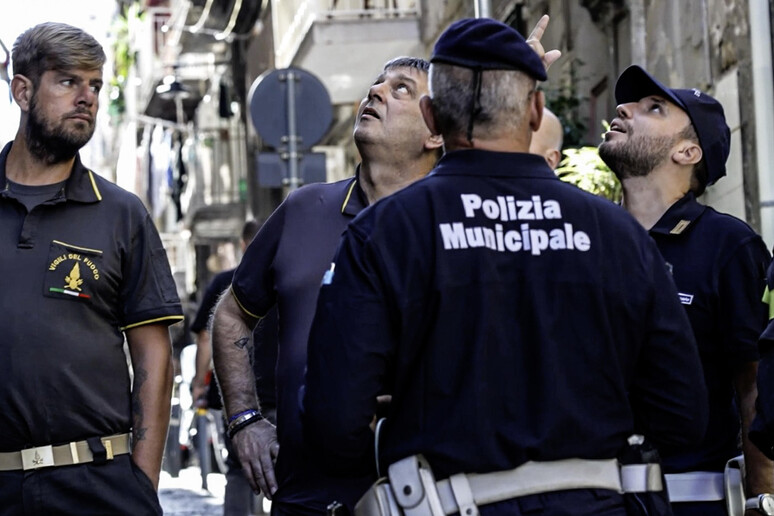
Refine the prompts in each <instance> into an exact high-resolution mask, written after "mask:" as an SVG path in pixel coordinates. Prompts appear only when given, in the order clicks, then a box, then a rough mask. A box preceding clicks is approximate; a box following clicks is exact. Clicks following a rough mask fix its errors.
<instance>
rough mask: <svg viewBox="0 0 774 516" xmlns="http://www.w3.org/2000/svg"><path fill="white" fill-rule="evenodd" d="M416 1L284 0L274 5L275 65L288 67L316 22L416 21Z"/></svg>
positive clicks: (417, 6)
mask: <svg viewBox="0 0 774 516" xmlns="http://www.w3.org/2000/svg"><path fill="white" fill-rule="evenodd" d="M418 16H419V5H418V2H417V0H283V1H282V2H276V3H275V4H274V6H273V17H274V18H273V23H274V46H275V54H276V56H275V57H276V62H277V66H278V67H280V68H283V67H286V66H289V65H290V64H291V63H292V62H293V58H294V56H295V55H296V53H297V52H298V49H299V47H300V45H301V43H302V42H303V40H304V38H305V37H306V35H307V33H308V32H309V31H310V29H311V27H312V24H313V23H314V22H316V21H323V20H330V21H344V20H353V21H354V20H360V21H366V20H388V19H391V20H394V19H399V18H407V17H408V18H417V17H418Z"/></svg>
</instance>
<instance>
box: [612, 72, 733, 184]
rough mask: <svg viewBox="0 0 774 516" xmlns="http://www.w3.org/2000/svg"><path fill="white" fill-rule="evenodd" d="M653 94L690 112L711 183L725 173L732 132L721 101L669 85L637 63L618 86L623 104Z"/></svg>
mask: <svg viewBox="0 0 774 516" xmlns="http://www.w3.org/2000/svg"><path fill="white" fill-rule="evenodd" d="M649 95H659V96H661V97H665V98H666V99H668V100H669V101H671V102H673V103H675V104H677V105H678V106H679V107H680V109H682V110H683V111H685V112H686V113H687V114H688V117H689V118H690V119H691V124H693V128H694V130H695V131H696V134H697V135H698V137H699V145H700V146H701V150H702V152H703V153H704V160H705V163H706V164H707V184H710V185H711V184H713V183H715V181H717V180H718V179H720V178H721V177H723V176H725V175H726V160H727V159H728V154H729V152H730V145H731V131H730V130H729V128H728V124H726V116H725V114H724V113H723V106H722V105H720V102H718V101H717V100H715V99H714V98H713V97H711V96H710V95H707V94H706V93H703V92H702V91H700V90H697V89H695V88H694V89H690V90H683V89H673V88H667V87H666V86H664V85H663V84H661V83H660V82H658V81H657V80H656V79H655V78H653V76H652V75H650V74H649V73H648V72H646V71H645V70H644V69H643V68H642V67H640V66H637V65H632V66H630V67H629V68H627V69H626V70H624V71H623V73H622V74H621V76H620V77H619V78H618V82H617V83H616V85H615V100H616V102H618V103H619V104H625V103H627V102H637V101H639V100H640V99H642V98H644V97H647V96H649Z"/></svg>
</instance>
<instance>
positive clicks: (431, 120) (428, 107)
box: [419, 95, 441, 135]
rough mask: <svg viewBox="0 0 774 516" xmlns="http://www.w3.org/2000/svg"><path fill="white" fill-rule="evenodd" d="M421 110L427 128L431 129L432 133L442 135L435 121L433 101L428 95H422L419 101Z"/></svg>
mask: <svg viewBox="0 0 774 516" xmlns="http://www.w3.org/2000/svg"><path fill="white" fill-rule="evenodd" d="M419 109H420V110H421V111H422V118H423V119H424V120H425V125H426V126H427V128H428V129H430V133H431V134H433V135H440V134H441V133H440V131H439V130H438V124H437V123H436V120H435V113H433V99H431V98H430V97H429V96H427V95H422V97H421V98H420V99H419Z"/></svg>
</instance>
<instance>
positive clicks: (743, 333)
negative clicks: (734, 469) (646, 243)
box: [599, 66, 774, 516]
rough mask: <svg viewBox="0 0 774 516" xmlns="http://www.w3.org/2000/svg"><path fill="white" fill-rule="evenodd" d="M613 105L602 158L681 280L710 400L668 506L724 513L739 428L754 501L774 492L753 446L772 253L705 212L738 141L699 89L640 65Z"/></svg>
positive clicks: (674, 457) (740, 228) (673, 454)
mask: <svg viewBox="0 0 774 516" xmlns="http://www.w3.org/2000/svg"><path fill="white" fill-rule="evenodd" d="M615 95H616V100H617V101H618V103H619V105H618V108H617V113H618V117H617V118H615V119H614V120H613V122H612V123H611V125H610V131H609V132H608V133H606V135H605V140H604V142H603V143H602V144H601V145H600V147H599V154H600V156H601V157H602V159H603V160H604V161H605V162H606V163H607V164H608V165H609V166H610V168H611V169H612V170H613V172H615V173H616V175H617V176H618V178H619V179H620V180H621V182H622V186H623V192H624V197H623V207H624V208H626V210H627V211H629V213H631V214H632V215H633V216H634V217H635V218H636V219H637V220H638V221H639V222H640V224H641V225H642V226H643V227H644V228H645V229H647V230H648V231H649V232H650V235H651V236H652V237H653V239H654V240H655V242H656V244H657V245H658V247H659V249H660V251H661V253H662V255H663V257H664V260H665V261H666V262H667V266H668V268H669V269H670V271H671V272H672V276H673V278H674V281H675V284H676V286H677V289H678V292H679V294H678V295H679V299H680V302H681V303H682V304H683V307H684V308H685V311H686V312H687V314H688V318H689V319H690V321H691V326H692V328H693V333H694V335H695V337H696V341H697V343H698V346H699V352H700V354H701V358H702V364H703V366H704V381H705V383H706V386H707V390H708V393H709V407H710V423H709V425H708V429H707V433H706V435H705V436H704V438H703V439H702V440H697V441H694V442H693V443H691V446H681V447H679V448H670V447H664V448H662V450H661V451H662V457H663V459H664V468H665V471H666V472H667V473H668V474H669V475H667V483H668V487H669V494H670V498H671V499H672V502H673V508H674V511H675V514H678V515H683V514H697V515H698V514H701V515H703V516H710V515H713V514H726V510H725V503H724V501H723V499H724V492H723V475H722V473H721V472H722V471H723V470H724V466H725V464H726V462H727V461H728V460H729V459H731V458H733V457H735V456H737V455H739V453H740V450H739V447H738V444H737V443H738V437H739V432H740V419H741V430H742V451H743V452H744V456H745V461H746V470H747V486H746V487H747V491H746V492H747V496H749V497H753V495H757V494H760V493H763V492H772V490H773V489H774V485H772V482H774V470H773V469H772V463H771V462H770V461H768V460H766V459H765V457H763V455H762V454H761V453H760V452H759V451H758V450H757V449H756V448H755V447H754V446H751V445H750V444H749V443H748V440H747V429H748V426H749V423H750V421H751V420H752V418H753V416H754V415H755V399H756V395H757V391H756V387H755V379H756V371H757V361H758V350H757V346H756V344H757V338H758V336H759V335H760V333H761V331H762V330H763V327H764V325H765V321H766V312H765V305H764V304H763V303H762V302H761V297H762V295H763V290H764V278H765V276H764V274H765V270H766V266H767V264H768V263H769V260H770V256H769V252H768V250H767V249H766V246H765V245H764V243H763V241H762V240H761V238H760V236H758V235H757V234H756V233H755V232H754V231H753V230H752V229H751V228H750V227H749V226H748V225H747V224H745V223H744V222H743V221H741V220H739V219H737V218H735V217H732V216H730V215H726V214H721V213H718V212H717V211H715V210H714V209H712V208H710V207H708V206H704V205H702V204H699V203H698V202H697V201H696V197H697V196H699V195H701V193H702V192H704V189H705V187H706V186H707V185H711V184H713V183H715V182H716V181H717V180H718V179H720V178H721V177H723V176H724V175H725V173H726V167H725V163H726V159H727V158H728V154H729V141H730V132H729V129H728V126H727V125H726V120H725V116H724V114H723V108H722V106H721V105H720V103H719V102H718V101H717V100H715V99H714V98H712V97H711V96H709V95H707V94H706V93H704V92H702V91H699V90H697V89H670V88H667V87H666V86H664V85H663V84H661V83H659V82H658V81H657V80H656V79H654V78H653V77H652V76H651V75H649V74H648V73H647V72H646V71H645V70H643V69H642V68H640V67H639V66H631V67H629V68H627V69H626V70H625V71H624V72H623V74H622V75H621V77H620V78H619V79H618V82H617V84H616V90H615ZM737 407H738V410H737ZM678 474H679V475H678ZM765 514H768V513H765Z"/></svg>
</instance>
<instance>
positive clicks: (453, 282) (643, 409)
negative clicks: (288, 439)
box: [304, 150, 707, 478]
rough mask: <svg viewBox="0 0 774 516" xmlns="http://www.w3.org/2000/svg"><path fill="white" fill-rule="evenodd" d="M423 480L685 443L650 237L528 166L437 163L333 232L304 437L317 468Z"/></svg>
mask: <svg viewBox="0 0 774 516" xmlns="http://www.w3.org/2000/svg"><path fill="white" fill-rule="evenodd" d="M382 393H390V394H392V396H393V398H392V404H391V407H390V410H389V413H388V415H387V421H386V424H385V427H384V432H383V436H382V440H381V443H380V451H381V454H380V458H381V462H382V464H389V463H392V462H394V461H396V460H398V459H400V458H402V457H405V456H408V455H411V454H415V453H422V454H424V455H425V457H426V458H427V459H428V460H429V462H430V464H431V466H432V467H433V469H434V471H435V474H436V476H437V477H438V478H444V477H447V476H449V475H451V474H454V473H457V472H463V471H464V472H487V471H496V470H504V469H510V468H514V467H516V466H519V465H520V464H522V463H524V462H526V461H529V460H535V461H549V460H555V459H564V458H569V457H580V458H589V459H602V458H611V457H615V456H616V455H617V454H618V453H619V452H620V451H621V450H622V448H623V447H624V444H625V442H626V438H627V437H628V436H629V435H630V434H632V433H634V432H638V433H643V434H645V435H646V436H648V437H649V438H650V439H652V440H653V441H654V442H655V443H657V444H664V443H669V444H680V443H688V442H692V441H694V440H696V439H698V438H700V437H701V436H702V435H703V433H704V430H705V425H706V421H707V405H706V390H705V388H704V383H703V381H702V371H701V364H700V362H699V356H698V353H697V349H696V344H695V341H694V339H693V336H692V334H691V331H690V326H689V322H688V319H687V317H686V315H685V311H684V310H682V309H681V307H680V304H679V302H678V300H677V292H676V290H675V286H674V283H673V281H672V279H671V277H670V274H669V272H668V271H667V269H666V267H665V265H664V260H663V259H662V258H661V255H660V254H659V252H658V249H657V248H656V246H655V244H654V242H653V240H652V239H651V238H650V237H649V236H648V234H647V233H646V232H645V231H644V230H643V229H642V227H640V225H639V224H638V223H637V222H636V221H635V220H634V219H633V218H632V217H630V216H629V215H628V214H627V213H626V212H625V211H624V210H623V209H621V208H620V207H619V206H616V205H614V204H613V203H610V202H608V201H606V200H604V199H601V198H599V197H596V196H593V195H591V194H587V193H585V192H582V191H581V190H579V189H578V188H576V187H574V186H572V185H569V184H566V183H563V182H562V181H560V180H558V179H557V178H556V176H555V174H554V173H553V172H552V171H551V170H550V169H549V168H548V167H547V165H546V163H545V160H543V159H542V158H541V157H539V156H534V155H527V154H511V153H497V152H484V151H478V150H464V151H456V152H451V153H448V154H447V155H446V156H444V157H443V158H442V160H441V161H440V162H439V164H438V166H437V168H436V169H435V170H434V171H433V172H432V173H431V174H430V175H429V176H427V177H426V178H424V179H422V180H420V181H418V182H416V183H414V184H413V185H411V186H409V187H407V188H405V189H403V190H401V191H399V192H397V193H396V194H394V195H392V196H390V197H387V198H385V199H383V200H381V201H379V202H378V203H376V204H374V205H373V206H372V207H370V208H368V209H367V210H365V211H364V212H363V213H361V215H360V216H358V217H357V218H356V219H355V221H354V222H353V223H351V224H350V225H349V227H348V230H347V232H346V233H345V235H344V237H343V239H342V242H341V244H340V247H339V249H338V252H337V255H336V259H335V266H332V268H331V272H330V273H329V274H328V275H327V276H326V279H325V281H324V284H323V287H322V289H321V292H320V296H319V299H318V305H317V313H316V316H315V320H314V323H313V326H312V331H311V334H310V341H309V351H308V370H307V376H306V388H305V398H304V410H305V416H304V417H305V431H306V436H307V437H308V439H309V442H310V443H311V444H312V445H313V447H314V449H316V450H318V451H319V452H320V453H319V459H320V460H321V462H322V463H324V464H326V467H327V468H329V469H330V470H332V471H339V472H341V473H343V472H345V471H355V470H358V469H361V468H365V467H367V464H368V463H369V457H370V455H371V454H372V453H373V433H372V431H371V430H370V428H369V423H370V422H371V420H372V417H373V414H374V411H375V405H376V402H375V400H376V396H377V395H378V394H382Z"/></svg>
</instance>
